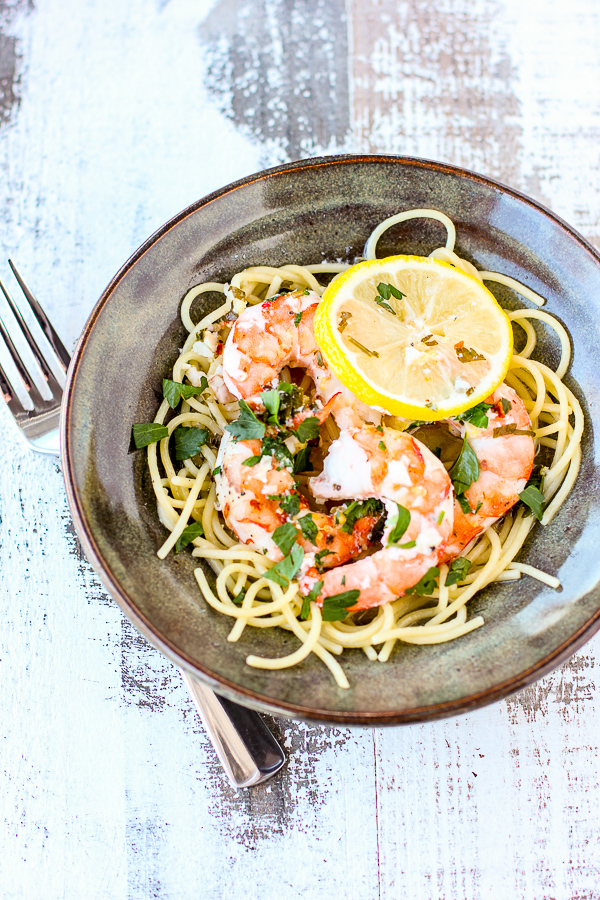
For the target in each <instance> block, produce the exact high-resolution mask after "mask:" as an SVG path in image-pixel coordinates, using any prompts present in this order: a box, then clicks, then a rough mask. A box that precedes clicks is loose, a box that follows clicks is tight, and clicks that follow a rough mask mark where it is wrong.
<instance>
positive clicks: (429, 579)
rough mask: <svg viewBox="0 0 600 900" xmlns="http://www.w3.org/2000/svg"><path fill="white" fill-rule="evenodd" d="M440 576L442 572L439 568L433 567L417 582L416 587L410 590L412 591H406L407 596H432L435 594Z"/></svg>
mask: <svg viewBox="0 0 600 900" xmlns="http://www.w3.org/2000/svg"><path fill="white" fill-rule="evenodd" d="M439 574H440V570H439V569H438V567H437V566H432V567H431V569H428V570H427V571H426V572H425V574H424V575H423V577H422V578H421V579H420V580H419V581H417V583H416V584H415V585H414V587H412V588H410V590H408V591H405V592H404V593H405V595H407V596H409V595H410V594H418V595H419V597H428V596H429V595H430V594H433V592H434V591H435V589H436V587H437V579H438V575H439Z"/></svg>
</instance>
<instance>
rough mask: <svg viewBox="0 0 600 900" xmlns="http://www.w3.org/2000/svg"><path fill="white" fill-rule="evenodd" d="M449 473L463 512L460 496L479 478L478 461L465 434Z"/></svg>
mask: <svg viewBox="0 0 600 900" xmlns="http://www.w3.org/2000/svg"><path fill="white" fill-rule="evenodd" d="M449 474H450V478H451V479H452V484H453V485H454V493H455V494H456V499H457V500H458V502H459V503H460V504H461V507H462V509H463V512H464V511H465V510H464V506H463V505H462V503H461V501H460V497H461V495H463V494H464V493H465V491H467V490H468V489H469V488H470V487H471V485H472V484H473V482H474V481H477V479H478V478H479V462H478V461H477V457H476V456H475V451H474V450H473V448H472V447H471V445H470V444H469V442H468V440H467V437H466V435H465V438H464V441H463V445H462V449H461V451H460V453H459V455H458V459H457V460H456V462H455V463H454V465H453V466H452V468H451V469H450V473H449Z"/></svg>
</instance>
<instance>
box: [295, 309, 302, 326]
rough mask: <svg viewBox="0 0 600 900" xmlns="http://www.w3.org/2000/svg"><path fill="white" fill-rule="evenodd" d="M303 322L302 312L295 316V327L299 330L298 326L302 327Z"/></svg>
mask: <svg viewBox="0 0 600 900" xmlns="http://www.w3.org/2000/svg"><path fill="white" fill-rule="evenodd" d="M301 320H302V312H298V313H296V315H295V316H294V325H295V326H296V328H298V326H299V325H300V322H301Z"/></svg>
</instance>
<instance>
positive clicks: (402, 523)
mask: <svg viewBox="0 0 600 900" xmlns="http://www.w3.org/2000/svg"><path fill="white" fill-rule="evenodd" d="M397 506H398V513H397V514H396V515H395V516H393V517H392V519H391V521H390V525H391V526H392V530H391V531H390V533H389V535H388V547H389V546H391V545H392V544H397V543H398V541H399V540H400V538H401V537H402V535H403V534H404V532H405V531H406V529H407V528H408V526H409V525H410V513H409V511H408V510H407V509H406V507H405V506H401V505H400V503H398V504H397Z"/></svg>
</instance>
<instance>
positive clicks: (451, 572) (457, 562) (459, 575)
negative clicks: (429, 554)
mask: <svg viewBox="0 0 600 900" xmlns="http://www.w3.org/2000/svg"><path fill="white" fill-rule="evenodd" d="M470 568H471V560H469V559H467V558H466V557H465V556H459V557H458V559H453V560H452V562H451V563H450V568H449V569H448V574H447V575H446V581H445V582H444V584H445V586H446V587H452V585H453V584H458V583H459V581H464V580H465V578H466V577H467V574H468V571H469V569H470Z"/></svg>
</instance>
